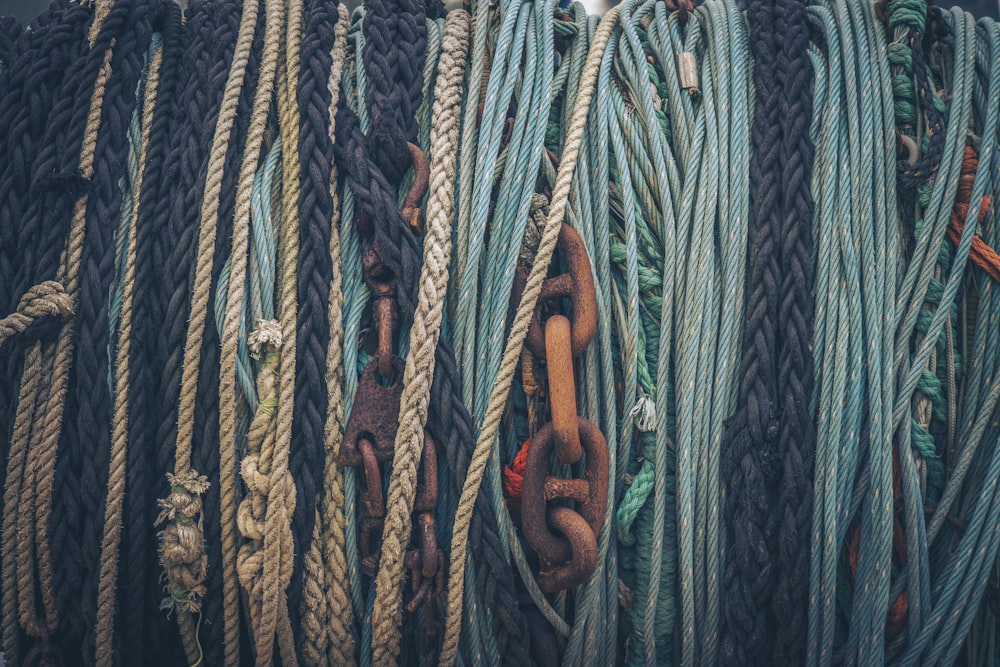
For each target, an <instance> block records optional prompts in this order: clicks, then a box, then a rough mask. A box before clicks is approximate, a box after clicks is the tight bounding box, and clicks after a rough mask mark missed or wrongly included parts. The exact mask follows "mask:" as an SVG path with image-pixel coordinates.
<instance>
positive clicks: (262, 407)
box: [219, 3, 283, 664]
mask: <svg viewBox="0 0 1000 667" xmlns="http://www.w3.org/2000/svg"><path fill="white" fill-rule="evenodd" d="M282 25H283V14H282V10H281V8H280V7H277V6H276V3H270V4H268V5H265V17H264V44H263V58H262V60H261V64H260V72H259V77H258V80H257V88H256V90H255V92H254V100H253V107H252V111H251V116H250V127H249V131H248V132H247V141H246V145H247V147H248V148H247V150H246V152H245V153H244V156H243V163H242V164H241V166H240V175H239V184H238V186H237V192H236V209H235V211H234V222H235V227H234V231H233V238H232V251H231V252H232V254H231V257H232V258H233V262H232V265H231V269H230V274H229V283H228V295H227V298H226V304H227V305H226V313H225V318H224V322H225V327H224V331H223V333H222V341H223V342H222V355H221V357H220V363H221V366H220V382H219V406H220V413H219V431H220V448H221V449H220V462H219V473H220V479H222V480H223V488H222V490H221V491H222V494H221V495H222V503H221V513H220V514H221V520H222V530H223V563H224V567H226V568H227V570H226V571H225V573H224V581H223V597H224V601H223V605H224V609H225V612H224V613H225V616H224V618H225V623H226V640H225V644H226V655H227V663H230V664H239V606H238V605H239V601H238V591H237V589H236V581H235V580H236V579H237V578H238V580H239V582H240V584H242V586H243V588H244V589H245V590H246V591H247V594H248V600H247V605H248V607H249V609H250V618H251V619H254V620H255V621H258V622H259V619H260V617H261V613H262V612H261V606H262V604H263V603H262V595H263V594H262V591H261V590H260V585H261V581H262V575H263V567H264V566H265V565H266V564H265V563H264V560H263V558H262V556H261V554H260V552H262V551H263V549H264V545H263V537H264V535H263V528H262V526H261V524H262V523H263V520H264V513H265V512H266V511H267V495H268V492H269V491H270V487H271V480H270V479H269V478H268V477H267V475H268V473H269V466H268V464H267V463H266V462H263V463H262V462H259V461H258V460H257V459H258V458H266V457H267V456H268V452H266V451H264V450H265V449H266V447H267V446H268V444H269V443H268V440H267V439H268V426H269V419H268V418H267V416H266V415H268V413H273V401H274V400H275V398H274V396H273V380H271V382H270V383H269V382H268V379H269V378H270V376H271V375H273V371H274V369H275V367H276V364H275V363H274V362H267V361H266V362H265V363H264V366H263V367H262V368H261V370H260V371H259V374H258V377H257V399H258V401H257V413H256V414H255V415H254V418H253V421H252V422H251V424H250V431H249V433H248V435H247V440H248V442H247V450H246V455H245V456H244V458H243V460H242V463H241V474H242V476H243V479H244V481H245V482H246V484H247V491H248V492H247V495H246V496H245V497H244V499H243V501H242V502H241V503H240V504H239V508H237V503H236V488H235V484H234V483H233V482H234V481H235V480H234V479H233V478H234V477H235V473H236V429H237V414H236V407H237V403H236V395H235V393H236V364H237V354H238V345H237V339H238V337H239V333H240V330H239V325H240V320H241V312H240V311H241V309H242V306H243V301H244V291H243V290H244V288H245V285H246V271H247V252H248V237H249V226H250V208H251V196H252V190H253V183H254V179H255V175H256V173H257V165H258V163H259V160H260V150H259V149H258V148H257V147H258V146H259V145H260V144H261V143H262V141H263V137H264V131H265V127H266V124H267V118H268V112H269V111H270V108H271V98H272V96H273V94H274V81H275V73H276V71H277V67H278V58H279V49H280V40H281V28H282ZM258 326H260V327H263V323H261V324H260V325H258ZM264 333H265V330H263V329H260V328H259V329H257V330H256V331H255V332H254V333H251V334H250V336H249V339H248V345H249V347H250V351H251V352H252V353H254V354H257V355H258V356H259V355H261V354H265V355H266V354H268V353H270V352H272V349H271V347H269V346H273V347H274V349H275V350H277V349H278V348H280V333H279V334H278V335H277V338H278V341H277V344H276V345H275V344H274V341H273V340H272V339H271V338H269V337H268V336H267V335H264ZM269 392H270V393H269ZM269 402H270V403H269ZM262 413H264V414H265V417H264V420H263V423H261V420H259V419H258V416H259V415H261V414H262ZM271 438H272V439H273V434H272V435H271ZM262 441H263V442H262ZM270 446H272V447H273V443H270ZM257 474H259V475H261V476H262V477H263V479H261V480H259V481H258V480H257V479H256V476H257ZM227 480H229V481H227ZM260 495H262V496H263V498H261V497H260ZM247 513H249V514H251V515H252V518H246V517H247ZM234 520H238V524H239V528H240V530H239V532H240V534H241V535H242V537H244V538H245V539H247V540H249V543H246V544H243V545H240V546H239V549H238V553H237V547H236V544H237V537H236V534H235V532H233V533H230V531H231V530H232V528H233V525H234ZM251 524H252V525H253V528H251V527H250V525H251ZM248 561H250V562H251V563H252V564H250V563H248ZM230 567H231V568H232V570H231V571H230V570H229V569H228V568H230ZM230 577H232V579H233V581H231V582H230ZM252 627H253V638H254V645H255V648H256V650H257V655H258V660H259V659H260V656H262V655H263V656H269V655H270V654H269V652H268V651H269V650H270V647H271V646H272V645H273V632H274V630H273V628H271V634H266V629H263V628H261V627H260V626H259V625H258V624H257V622H255V623H253V625H252ZM266 659H267V660H268V662H269V661H270V658H269V657H267V658H266Z"/></svg>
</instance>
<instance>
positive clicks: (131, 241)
mask: <svg viewBox="0 0 1000 667" xmlns="http://www.w3.org/2000/svg"><path fill="white" fill-rule="evenodd" d="M151 48H153V49H154V50H153V53H152V58H151V59H150V60H149V62H148V63H147V72H146V73H145V74H144V79H145V80H144V81H143V82H142V83H140V85H139V87H138V88H137V90H136V98H137V99H142V100H143V104H142V112H141V116H140V113H139V111H140V110H139V108H138V107H137V108H136V110H135V115H134V119H133V123H132V127H130V130H129V131H130V141H131V142H132V146H133V148H132V151H131V153H132V155H130V158H131V159H130V161H131V160H133V159H134V161H135V163H136V170H135V176H134V179H135V180H134V182H133V183H132V185H131V187H132V194H131V198H132V201H133V202H134V201H137V200H139V198H140V196H141V193H142V182H143V176H144V174H145V170H146V156H147V154H148V150H149V138H150V131H151V127H152V124H153V112H154V109H155V108H156V99H157V93H158V91H159V82H160V65H161V63H162V61H163V45H162V43H161V42H160V40H159V38H158V37H155V38H154V43H153V45H152V46H151ZM140 117H141V120H140ZM137 121H138V122H137ZM137 128H141V129H139V133H140V134H139V136H135V134H136V129H137ZM136 145H137V148H136ZM138 215H139V209H138V207H137V206H131V207H130V206H129V205H128V202H127V201H123V202H122V217H123V218H127V226H126V227H125V229H124V235H125V244H126V251H125V271H124V276H123V277H122V286H123V292H122V304H121V321H120V324H119V327H118V351H117V362H116V364H115V391H114V394H115V400H114V412H113V417H112V435H111V459H110V467H109V470H108V493H107V500H106V501H105V509H104V536H103V539H102V542H101V570H100V575H99V579H98V598H97V628H96V651H97V655H96V664H97V665H98V666H99V667H110V666H111V665H112V663H113V660H112V656H113V650H112V640H113V636H114V622H115V612H116V603H117V599H116V597H117V592H118V591H117V584H118V549H119V545H120V543H121V534H122V515H123V506H124V504H125V474H126V456H127V444H128V430H129V426H128V412H129V402H128V397H129V357H130V352H131V350H132V321H133V304H134V295H135V289H134V287H135V271H136V268H135V263H136V246H137V243H138V241H137V239H136V220H137V218H138Z"/></svg>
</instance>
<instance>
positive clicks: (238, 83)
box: [156, 0, 257, 664]
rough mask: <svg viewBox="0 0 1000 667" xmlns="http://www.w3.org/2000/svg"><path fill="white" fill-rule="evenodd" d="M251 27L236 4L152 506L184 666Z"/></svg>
mask: <svg viewBox="0 0 1000 667" xmlns="http://www.w3.org/2000/svg"><path fill="white" fill-rule="evenodd" d="M256 25H257V0H244V3H243V14H242V17H241V18H240V27H239V33H238V34H237V37H236V48H235V50H234V52H233V60H232V63H231V64H230V67H229V75H228V78H227V80H226V87H225V90H224V92H223V97H222V104H221V106H220V108H219V117H218V119H217V120H216V123H215V133H214V135H213V137H212V148H211V152H210V153H209V161H208V173H207V176H206V178H205V197H204V199H203V201H202V208H201V225H200V228H199V230H198V251H197V258H196V260H195V275H194V293H193V294H192V298H191V314H190V317H189V319H188V330H187V339H186V342H185V346H184V360H183V370H182V372H181V389H180V398H179V400H178V406H177V440H176V461H175V464H174V474H172V475H171V474H168V475H167V480H168V482H170V486H171V492H170V495H168V496H167V497H166V498H163V499H160V500H159V501H158V503H159V505H160V507H161V508H162V511H161V512H160V516H159V517H158V518H157V521H156V523H157V525H159V524H161V523H166V525H165V527H164V528H163V530H162V531H161V532H160V562H161V564H162V565H163V569H164V571H165V573H166V588H167V590H168V592H169V598H168V600H167V607H168V608H170V609H176V611H177V623H178V625H179V627H180V631H181V638H182V640H183V642H184V651H185V653H186V655H187V659H188V662H189V663H191V664H194V663H198V662H200V661H201V658H202V652H201V648H200V646H199V645H198V641H197V630H196V628H195V623H194V619H193V618H192V614H196V613H199V612H200V609H201V598H202V596H203V595H204V593H205V586H204V581H205V576H206V570H207V564H208V559H207V556H206V553H205V537H204V530H203V525H202V516H201V498H200V494H202V493H204V492H205V491H206V490H207V489H208V479H207V478H206V477H203V476H201V475H199V474H198V473H197V471H195V470H192V469H191V443H192V438H193V436H194V404H195V398H196V396H197V393H198V366H199V364H200V363H201V345H202V339H203V337H204V333H205V320H206V317H207V315H208V305H209V304H208V301H209V296H210V293H211V286H212V263H213V259H214V255H215V233H216V226H217V224H218V217H219V197H220V194H221V192H222V176H223V170H224V168H225V163H226V149H227V146H228V144H229V139H230V135H231V134H232V129H233V122H234V120H235V118H236V107H237V105H238V104H239V99H240V94H241V92H242V90H243V83H244V78H245V76H246V71H247V62H248V61H249V58H250V51H251V49H252V47H253V38H254V32H255V29H256ZM237 631H238V630H237ZM236 647H237V648H236V649H235V650H238V643H237V644H236ZM228 648H229V647H228V646H227V649H228ZM236 657H237V660H236V661H235V662H234V663H232V664H235V663H238V655H237V656H236ZM232 659H233V656H232V654H231V653H230V650H227V656H226V660H227V664H230V663H228V661H229V660H232Z"/></svg>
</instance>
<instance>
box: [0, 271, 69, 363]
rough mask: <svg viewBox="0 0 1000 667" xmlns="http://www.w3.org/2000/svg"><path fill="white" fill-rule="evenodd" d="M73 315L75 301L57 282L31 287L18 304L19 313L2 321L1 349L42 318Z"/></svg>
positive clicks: (50, 281) (47, 281) (0, 324)
mask: <svg viewBox="0 0 1000 667" xmlns="http://www.w3.org/2000/svg"><path fill="white" fill-rule="evenodd" d="M72 313H73V300H72V299H70V297H69V295H68V294H66V291H65V290H63V286H62V285H60V284H59V283H58V282H56V281H55V280H46V281H45V282H42V283H39V284H37V285H34V286H33V287H31V288H30V289H29V290H28V291H27V292H25V293H24V296H22V297H21V299H20V300H19V301H18V302H17V311H16V312H14V313H11V314H10V315H8V316H7V317H5V318H3V319H0V347H3V344H4V343H5V342H6V341H7V339H8V338H10V337H11V336H15V335H17V334H19V333H21V332H22V331H24V330H25V329H27V328H28V327H29V326H31V324H32V323H33V322H34V321H35V320H37V319H39V318H42V317H46V316H49V315H56V316H59V317H65V316H67V315H71V314H72Z"/></svg>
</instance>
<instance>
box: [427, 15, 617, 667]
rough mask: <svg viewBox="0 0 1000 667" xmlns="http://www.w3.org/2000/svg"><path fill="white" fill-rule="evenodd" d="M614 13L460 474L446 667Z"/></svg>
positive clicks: (594, 55)
mask: <svg viewBox="0 0 1000 667" xmlns="http://www.w3.org/2000/svg"><path fill="white" fill-rule="evenodd" d="M618 12H619V8H618V7H613V8H612V9H611V10H610V11H608V13H607V14H605V15H604V18H602V19H601V23H600V25H599V26H598V27H597V31H596V32H595V33H594V38H593V41H592V42H591V44H590V51H589V53H588V54H587V61H586V64H585V66H584V70H583V75H582V77H581V79H580V87H579V92H578V93H577V98H576V102H575V104H574V106H573V115H572V117H571V120H570V124H569V131H568V132H567V133H566V142H565V147H566V148H565V150H564V152H563V154H562V157H561V159H560V163H559V172H558V174H557V175H556V184H555V187H554V188H553V191H552V203H551V205H550V208H549V215H548V218H547V219H546V220H545V228H544V229H543V230H542V238H541V240H540V241H539V244H538V253H537V254H536V255H535V261H534V263H533V264H532V266H531V273H530V274H529V275H528V281H527V284H526V285H525V287H524V294H523V295H522V296H521V302H520V303H519V304H518V306H517V313H516V314H515V316H514V323H513V325H512V327H511V331H510V337H509V338H508V339H507V345H506V347H505V348H504V353H503V360H502V362H501V365H500V371H499V373H498V374H497V379H496V382H495V383H494V385H493V390H492V392H491V394H490V400H489V403H488V404H487V407H486V413H485V415H484V416H483V423H482V425H481V426H480V429H479V437H478V439H477V440H476V448H475V450H474V451H473V454H472V459H471V461H470V463H469V472H468V474H467V475H466V478H465V484H464V485H463V487H462V495H461V497H460V498H459V502H458V511H457V512H456V514H455V530H454V532H453V534H452V541H451V563H450V568H449V572H448V617H447V623H446V626H445V638H444V644H443V646H442V649H441V664H442V665H445V666H446V667H451V665H453V664H454V662H455V655H456V652H457V650H458V638H459V635H460V634H461V631H462V595H463V585H464V572H465V558H466V553H467V550H468V546H469V523H470V521H471V519H472V509H473V507H474V505H475V502H476V495H477V494H478V492H479V485H480V484H481V483H482V480H483V472H484V471H485V470H486V464H487V462H488V461H489V459H490V457H491V456H492V455H493V450H494V446H495V442H494V441H495V440H496V436H497V429H498V428H499V426H500V419H501V417H502V416H503V411H504V405H505V404H506V403H507V396H508V394H509V392H510V384H511V380H512V379H513V377H514V371H515V369H516V368H517V361H518V357H519V356H520V354H521V346H522V345H524V338H525V336H526V335H527V333H528V324H529V322H530V321H531V314H532V312H533V311H534V310H535V304H536V303H537V302H538V295H539V294H540V293H541V291H542V281H543V280H544V279H545V274H546V272H547V270H548V266H549V262H550V261H551V259H552V252H553V251H554V250H555V247H556V242H557V241H558V239H559V229H560V227H561V225H562V221H563V216H564V214H565V212H566V206H567V204H568V202H569V191H570V186H571V185H572V182H573V172H574V171H575V170H576V161H577V158H578V157H579V154H580V144H581V141H582V138H583V130H584V126H585V125H586V122H587V114H588V113H589V111H590V102H591V100H592V99H593V96H594V87H595V85H596V83H597V74H598V70H599V69H600V64H601V58H602V57H603V55H604V48H605V46H607V43H608V39H609V38H610V37H611V32H612V30H613V29H614V27H615V24H616V23H617V22H618Z"/></svg>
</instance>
